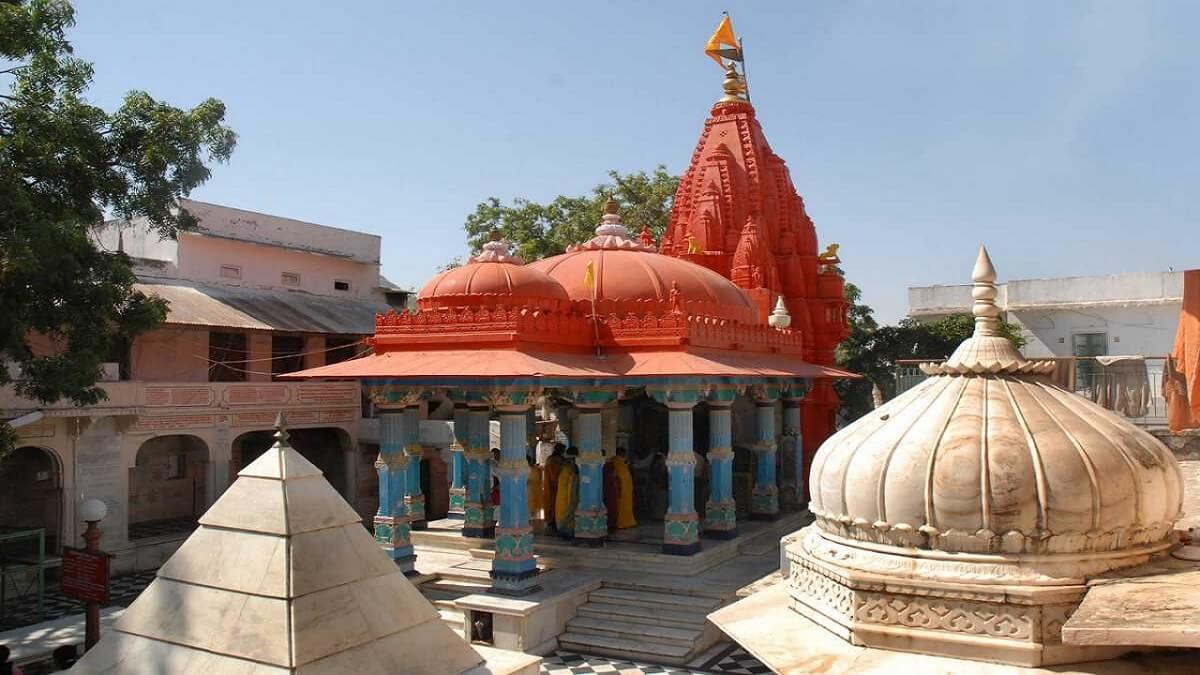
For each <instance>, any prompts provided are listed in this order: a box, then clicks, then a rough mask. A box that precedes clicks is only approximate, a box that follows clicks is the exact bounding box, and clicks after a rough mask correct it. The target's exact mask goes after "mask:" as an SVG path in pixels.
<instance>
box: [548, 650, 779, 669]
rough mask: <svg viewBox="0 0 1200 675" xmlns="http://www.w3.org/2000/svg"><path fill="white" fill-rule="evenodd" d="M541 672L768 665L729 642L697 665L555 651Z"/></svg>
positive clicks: (722, 667)
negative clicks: (690, 665) (675, 664)
mask: <svg viewBox="0 0 1200 675" xmlns="http://www.w3.org/2000/svg"><path fill="white" fill-rule="evenodd" d="M541 672H542V675H592V674H593V673H597V674H599V673H612V674H613V675H643V674H645V675H650V674H651V673H654V674H660V673H661V674H662V675H694V674H700V675H704V674H708V675H759V674H760V673H770V672H771V669H770V668H767V667H766V666H764V665H763V664H761V663H759V662H758V660H757V659H755V658H754V657H753V656H750V655H749V654H748V653H746V650H744V649H742V648H741V647H738V646H737V645H731V646H729V647H728V648H727V649H725V650H722V651H721V652H720V653H719V654H717V655H716V656H715V657H713V658H712V659H710V660H709V661H707V662H706V663H704V664H703V665H702V666H700V667H698V668H692V667H685V666H658V665H654V664H650V663H640V662H636V661H625V660H622V659H615V658H611V657H607V656H592V655H588V654H571V653H568V652H558V653H556V654H554V655H553V656H546V657H544V658H543V659H542V671H541Z"/></svg>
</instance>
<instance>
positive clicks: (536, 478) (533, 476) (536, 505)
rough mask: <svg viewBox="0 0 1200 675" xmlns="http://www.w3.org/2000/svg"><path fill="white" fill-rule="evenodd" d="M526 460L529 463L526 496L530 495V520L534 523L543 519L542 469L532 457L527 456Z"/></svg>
mask: <svg viewBox="0 0 1200 675" xmlns="http://www.w3.org/2000/svg"><path fill="white" fill-rule="evenodd" d="M525 459H526V460H528V461H529V479H528V482H527V483H526V486H525V494H526V495H528V504H529V520H530V521H533V520H534V519H536V518H540V517H542V514H541V513H540V512H541V510H542V467H540V466H538V465H537V462H535V461H533V459H534V458H533V457H532V456H529V455H526V457H525Z"/></svg>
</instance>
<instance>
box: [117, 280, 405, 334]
mask: <svg viewBox="0 0 1200 675" xmlns="http://www.w3.org/2000/svg"><path fill="white" fill-rule="evenodd" d="M134 288H136V289H137V290H139V291H141V292H143V293H146V294H147V295H156V296H158V297H160V298H162V299H164V300H166V301H167V302H169V303H170V305H171V306H170V310H169V312H168V314H167V321H166V322H167V323H169V324H177V325H185V326H213V327H219V328H243V329H249V330H270V331H287V332H294V333H342V334H351V335H370V334H372V333H374V332H375V314H376V313H381V312H386V311H387V310H388V307H387V305H385V304H383V303H375V302H370V301H367V300H362V299H360V298H331V297H324V296H320V295H313V294H311V293H305V292H302V291H269V290H254V289H246V288H237V287H232V286H209V285H206V284H196V283H191V282H187V281H176V280H169V281H168V280H163V281H158V280H154V281H145V282H143V283H138V284H134Z"/></svg>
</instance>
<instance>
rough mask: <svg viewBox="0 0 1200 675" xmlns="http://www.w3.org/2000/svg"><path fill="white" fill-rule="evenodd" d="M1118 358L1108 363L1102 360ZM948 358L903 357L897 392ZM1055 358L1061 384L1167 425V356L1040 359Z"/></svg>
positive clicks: (1150, 423)
mask: <svg viewBox="0 0 1200 675" xmlns="http://www.w3.org/2000/svg"><path fill="white" fill-rule="evenodd" d="M1106 358H1111V359H1117V360H1115V361H1111V362H1109V363H1107V364H1106V363H1104V362H1103V361H1102V360H1101V359H1106ZM944 360H945V359H901V360H898V361H896V370H895V377H896V395H897V396H899V395H900V394H902V393H904V392H906V391H908V390H909V389H912V388H913V387H915V386H916V385H918V384H920V383H921V382H922V381H924V380H925V378H926V377H928V376H927V375H926V374H925V373H924V372H922V371H921V368H920V364H922V363H940V362H942V361H944ZM1037 360H1047V361H1055V362H1057V363H1058V365H1059V368H1058V370H1057V371H1056V372H1055V374H1054V375H1053V376H1052V378H1053V380H1054V381H1055V383H1057V384H1058V385H1059V386H1061V387H1063V388H1065V389H1069V390H1071V391H1074V392H1075V393H1076V394H1079V395H1080V396H1083V397H1084V398H1087V399H1089V400H1091V401H1095V402H1096V403H1098V404H1100V405H1101V406H1103V407H1105V408H1108V409H1109V410H1112V411H1114V412H1117V413H1120V414H1121V415H1123V416H1124V417H1125V418H1126V419H1128V420H1129V421H1130V422H1133V423H1134V424H1137V425H1139V426H1144V427H1165V426H1167V402H1166V399H1164V398H1163V394H1162V378H1163V366H1164V365H1165V364H1166V357H1165V356H1137V357H1130V358H1129V359H1121V357H1100V358H1099V359H1098V358H1096V357H1094V356H1077V357H1056V358H1051V359H1037Z"/></svg>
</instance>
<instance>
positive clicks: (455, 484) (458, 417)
mask: <svg viewBox="0 0 1200 675" xmlns="http://www.w3.org/2000/svg"><path fill="white" fill-rule="evenodd" d="M467 444H468V441H467V405H466V404H465V403H455V404H454V443H452V444H451V445H450V513H451V514H457V515H462V514H463V513H465V512H466V508H467V487H466V474H467V470H466V469H467V467H466V458H465V457H464V456H463V449H464V448H466V447H467Z"/></svg>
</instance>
